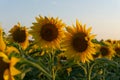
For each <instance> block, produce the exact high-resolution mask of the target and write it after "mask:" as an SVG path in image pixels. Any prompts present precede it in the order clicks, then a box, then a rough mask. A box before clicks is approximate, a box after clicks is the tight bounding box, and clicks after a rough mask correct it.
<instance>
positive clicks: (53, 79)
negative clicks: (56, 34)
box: [51, 49, 56, 80]
mask: <svg viewBox="0 0 120 80" xmlns="http://www.w3.org/2000/svg"><path fill="white" fill-rule="evenodd" d="M51 51H52V54H51V55H52V64H53V65H52V80H55V77H56V73H55V66H54V65H55V64H54V61H55V60H54V58H55V52H54V49H52V50H51Z"/></svg>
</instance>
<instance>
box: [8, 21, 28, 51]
mask: <svg viewBox="0 0 120 80" xmlns="http://www.w3.org/2000/svg"><path fill="white" fill-rule="evenodd" d="M9 32H10V35H9V38H10V41H13V42H17V43H19V44H20V45H21V46H22V47H23V49H25V48H26V47H27V46H28V42H29V41H28V31H27V28H26V27H21V25H20V23H18V24H17V25H15V26H14V27H13V28H12V29H11V30H10V31H9ZM9 38H8V39H9Z"/></svg>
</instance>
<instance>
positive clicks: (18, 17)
mask: <svg viewBox="0 0 120 80" xmlns="http://www.w3.org/2000/svg"><path fill="white" fill-rule="evenodd" d="M39 15H42V16H52V17H59V18H60V19H62V20H63V22H65V23H66V24H67V25H72V24H75V21H76V19H78V20H79V21H81V22H82V23H83V24H87V27H89V26H92V33H93V34H97V36H96V38H97V39H120V36H119V35H120V0H0V24H1V25H2V27H3V29H4V30H5V31H6V32H8V31H9V30H10V28H12V27H13V25H15V24H17V23H18V22H20V23H21V25H23V26H27V27H30V26H32V22H35V17H37V16H39Z"/></svg>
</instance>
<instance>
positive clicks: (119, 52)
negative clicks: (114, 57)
mask: <svg viewBox="0 0 120 80" xmlns="http://www.w3.org/2000/svg"><path fill="white" fill-rule="evenodd" d="M115 52H116V53H117V54H118V55H120V48H119V47H117V48H115Z"/></svg>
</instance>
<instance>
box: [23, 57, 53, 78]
mask: <svg viewBox="0 0 120 80" xmlns="http://www.w3.org/2000/svg"><path fill="white" fill-rule="evenodd" d="M22 60H24V61H25V62H27V63H29V64H31V65H32V66H34V67H36V68H38V69H39V70H40V71H42V72H43V73H45V74H46V76H48V77H49V78H51V77H52V76H51V75H50V74H49V73H48V72H47V71H45V69H43V68H42V67H41V66H40V65H38V64H37V63H34V62H32V61H30V60H27V59H26V58H22Z"/></svg>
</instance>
